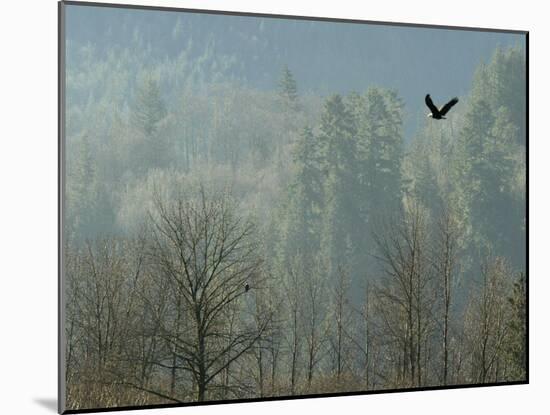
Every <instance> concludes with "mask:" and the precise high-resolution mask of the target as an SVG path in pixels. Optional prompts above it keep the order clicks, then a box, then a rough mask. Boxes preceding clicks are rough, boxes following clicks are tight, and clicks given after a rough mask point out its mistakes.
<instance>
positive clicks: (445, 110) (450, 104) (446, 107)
mask: <svg viewBox="0 0 550 415" xmlns="http://www.w3.org/2000/svg"><path fill="white" fill-rule="evenodd" d="M457 102H458V98H457V97H454V98H453V99H451V100H450V101H449V102H447V103H446V104H445V105H443V107H441V109H440V110H439V112H440V113H441V115H445V114H447V113H448V112H449V110H450V109H451V108H452V107H453V105H455V104H456V103H457Z"/></svg>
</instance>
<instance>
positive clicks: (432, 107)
mask: <svg viewBox="0 0 550 415" xmlns="http://www.w3.org/2000/svg"><path fill="white" fill-rule="evenodd" d="M424 101H426V105H427V106H428V108H429V109H430V111H431V112H432V114H437V113H438V112H439V110H438V109H437V107H436V106H435V105H434V103H433V101H432V98H431V97H430V94H427V95H426V98H424Z"/></svg>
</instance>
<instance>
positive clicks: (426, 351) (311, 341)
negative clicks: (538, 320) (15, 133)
mask: <svg viewBox="0 0 550 415" xmlns="http://www.w3.org/2000/svg"><path fill="white" fill-rule="evenodd" d="M182 25H183V23H182V22H181V21H179V23H178V24H176V25H175V26H174V27H172V29H173V36H174V42H176V40H181V39H182V36H183V35H182V33H185V29H184V28H182V27H181V26H182ZM135 36H138V38H136V39H135V44H136V45H143V44H144V40H143V39H141V40H140V39H139V33H136V35H135ZM176 43H177V42H176ZM176 43H174V45H175V44H176ZM172 46H173V45H172ZM172 46H167V47H168V48H169V47H172ZM93 49H94V46H93V45H90V44H84V45H83V44H79V43H78V42H77V43H76V45H74V46H71V43H70V42H69V50H68V64H67V88H68V103H67V108H66V112H67V146H66V151H67V153H66V163H67V180H66V211H65V219H66V221H65V225H66V227H65V229H64V235H65V248H64V249H65V251H64V252H65V257H64V262H65V270H66V279H65V280H66V286H65V295H66V316H65V317H66V318H65V328H66V362H65V364H66V381H67V406H68V408H69V409H85V408H94V407H112V406H124V405H147V404H155V403H170V402H175V403H178V402H190V401H204V400H226V399H242V398H257V397H269V396H289V395H300V394H322V393H329V392H346V391H368V390H380V389H394V388H414V387H424V386H440V385H463V384H471V383H495V382H497V383H498V382H510V381H522V380H525V377H526V353H527V350H526V337H525V333H526V308H525V307H526V274H525V271H526V249H525V247H526V239H525V238H526V210H525V207H526V200H525V197H526V149H525V147H526V135H525V134H526V118H525V117H526V111H525V76H526V74H525V53H524V50H523V49H522V48H521V47H519V46H516V47H510V48H508V47H507V48H498V47H497V48H496V49H495V50H494V51H493V53H492V55H491V56H489V57H488V58H487V59H486V61H485V62H484V63H481V64H480V65H479V67H478V69H477V71H476V72H475V75H474V77H473V81H472V84H471V86H470V88H469V91H468V93H467V94H465V95H464V96H460V99H461V101H460V104H458V105H457V106H456V107H455V108H454V109H453V114H452V115H451V116H450V117H449V119H448V120H446V121H442V122H436V121H433V120H423V121H422V122H421V124H420V127H419V128H418V129H417V131H416V132H415V134H414V136H412V137H408V136H405V130H406V128H405V125H404V124H405V119H406V115H405V113H406V111H407V106H406V105H405V103H404V101H403V99H402V97H401V95H400V92H399V91H398V90H394V89H390V88H386V87H383V86H375V85H371V86H369V87H367V88H366V89H362V90H358V91H355V92H349V93H341V92H339V93H338V92H334V91H331V92H330V93H327V94H323V95H321V94H313V93H309V92H307V93H306V92H305V91H304V90H303V89H302V88H301V82H300V78H298V77H297V76H295V74H294V72H293V70H294V68H291V67H289V66H281V67H278V68H277V69H276V70H274V71H273V73H275V75H274V76H273V79H272V85H273V88H270V89H269V88H267V89H266V88H259V87H253V86H250V85H247V84H246V83H243V82H237V81H235V79H234V78H233V77H231V76H230V75H228V72H227V68H228V67H230V66H232V65H233V66H234V65H238V63H239V62H238V60H237V59H236V58H235V59H233V60H232V58H231V57H224V59H221V61H220V62H218V59H219V56H218V55H216V54H214V53H213V52H212V50H211V49H209V48H208V47H206V48H205V49H204V51H203V54H202V55H196V54H194V53H191V52H190V51H191V50H193V49H192V46H189V45H188V48H187V49H186V50H188V51H189V54H188V55H186V57H185V58H184V57H183V55H182V56H180V58H178V59H175V60H171V59H168V58H166V59H159V60H158V62H157V64H155V65H154V67H153V66H151V67H147V66H146V65H145V64H140V65H138V66H137V67H138V68H139V69H138V70H137V71H136V69H135V68H133V67H132V65H134V64H135V63H136V62H139V59H138V58H136V56H139V52H135V54H133V53H132V52H131V51H130V50H128V49H123V48H119V47H113V49H112V50H111V51H107V52H105V53H103V54H101V58H100V59H99V58H98V56H99V55H98V54H97V53H96V52H94V51H93ZM76 61H79V62H81V63H79V64H78V65H77V64H76V63H72V62H76ZM222 61H223V62H222ZM82 62H85V63H82ZM86 62H87V63H86ZM85 64H89V65H90V68H93V69H90V70H86V71H84V72H82V71H80V70H79V66H80V65H85ZM206 65H208V66H209V69H208V70H206V69H204V67H205V66H206ZM200 68H203V69H200ZM115 69H116V76H112V72H111V71H113V70H115ZM132 72H135V73H132ZM107 73H109V74H110V75H109V76H106V75H105V74H107ZM131 73H132V74H131ZM199 78H202V79H203V81H202V82H201V84H200V85H201V86H200V88H198V87H196V85H195V80H197V79H199ZM167 88H169V89H170V90H169V91H168V90H167ZM85 91H89V92H88V94H87V95H86V94H85ZM93 91H103V92H104V93H102V94H97V95H94V92H93ZM418 105H423V103H422V98H420V99H419V102H418Z"/></svg>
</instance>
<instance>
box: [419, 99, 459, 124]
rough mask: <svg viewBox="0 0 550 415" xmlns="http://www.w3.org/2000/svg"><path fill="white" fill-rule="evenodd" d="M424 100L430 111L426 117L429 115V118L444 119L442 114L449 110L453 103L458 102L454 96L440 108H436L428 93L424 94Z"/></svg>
mask: <svg viewBox="0 0 550 415" xmlns="http://www.w3.org/2000/svg"><path fill="white" fill-rule="evenodd" d="M424 100H425V101H426V105H427V106H428V108H429V109H430V111H431V113H430V114H428V117H431V118H433V119H436V120H444V119H446V118H445V117H444V115H445V114H447V113H448V112H449V110H450V109H451V108H452V107H453V105H455V104H456V103H457V102H458V98H457V97H454V98H453V99H451V100H450V101H449V102H447V103H446V104H445V105H443V106H442V107H441V108H437V107H436V106H435V105H434V103H433V101H432V98H431V97H430V94H428V95H426V98H425V99H424Z"/></svg>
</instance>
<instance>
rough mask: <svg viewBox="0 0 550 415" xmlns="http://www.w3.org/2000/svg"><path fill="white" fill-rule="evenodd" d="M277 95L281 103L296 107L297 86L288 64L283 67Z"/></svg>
mask: <svg viewBox="0 0 550 415" xmlns="http://www.w3.org/2000/svg"><path fill="white" fill-rule="evenodd" d="M279 95H280V97H281V100H282V102H283V104H284V105H285V106H286V107H289V108H290V109H297V105H298V86H297V85H296V80H295V79H294V76H293V75H292V72H291V71H290V69H288V66H286V65H285V66H284V67H283V72H282V74H281V79H280V81H279Z"/></svg>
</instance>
